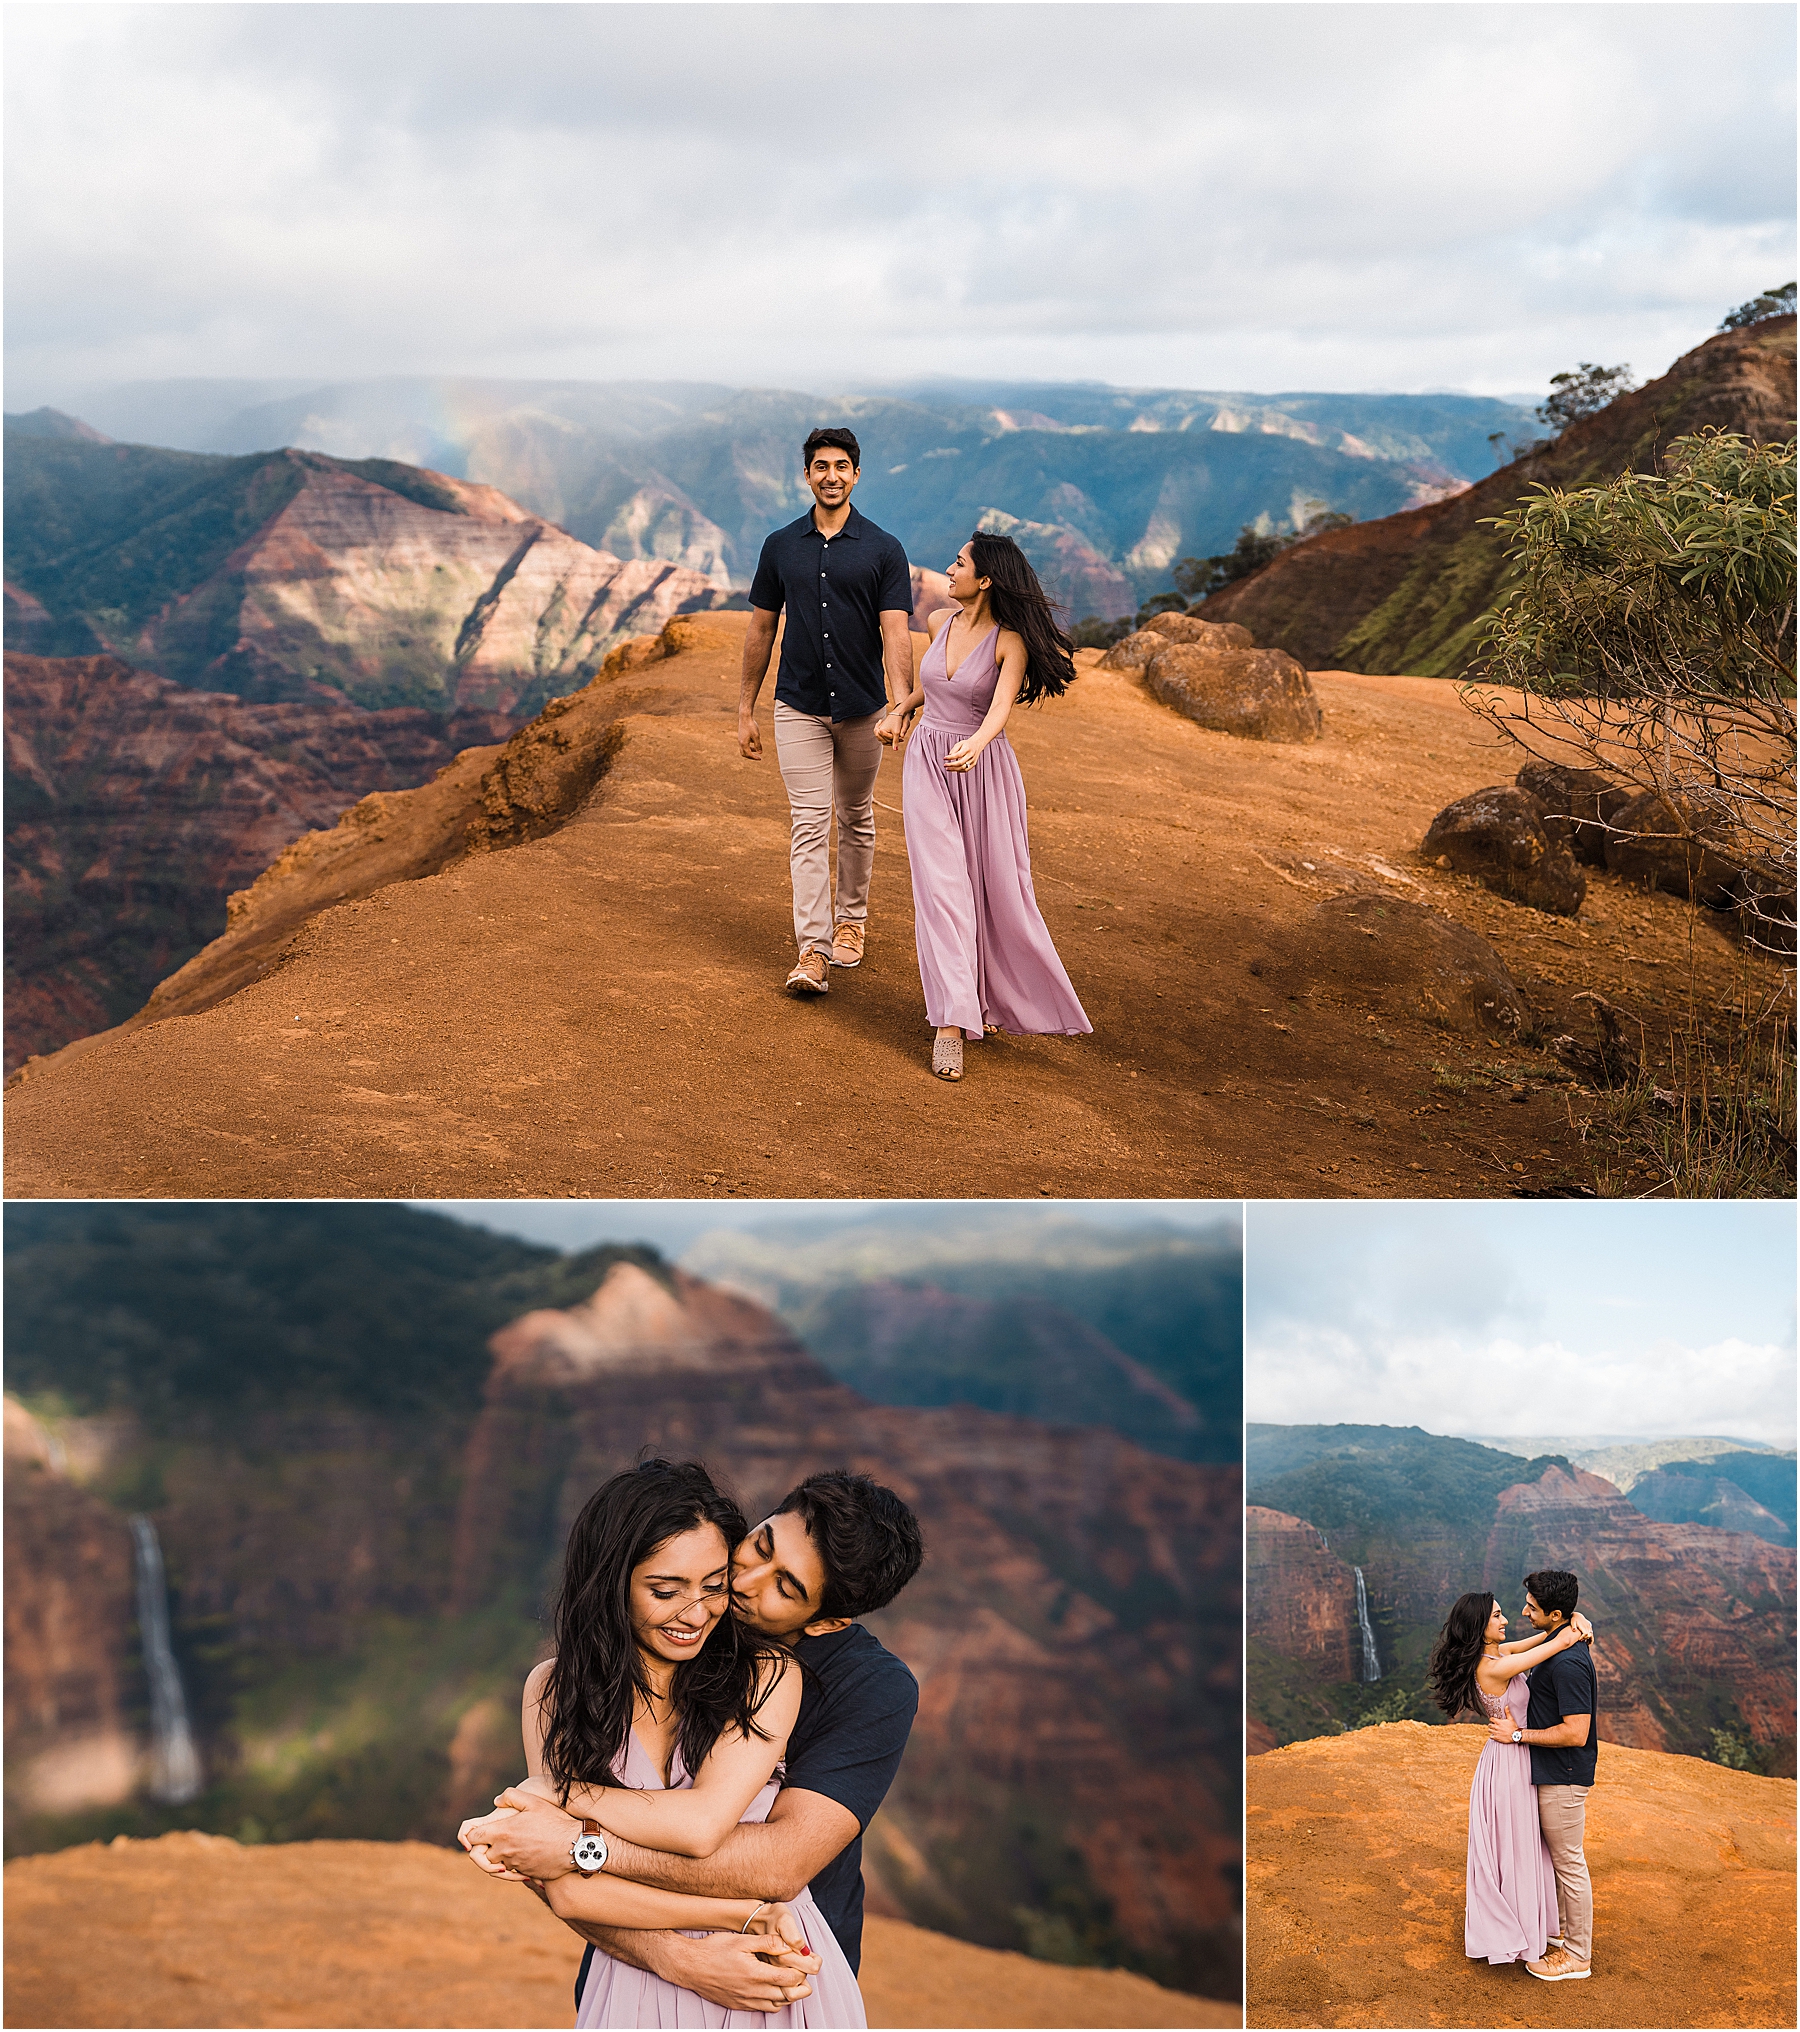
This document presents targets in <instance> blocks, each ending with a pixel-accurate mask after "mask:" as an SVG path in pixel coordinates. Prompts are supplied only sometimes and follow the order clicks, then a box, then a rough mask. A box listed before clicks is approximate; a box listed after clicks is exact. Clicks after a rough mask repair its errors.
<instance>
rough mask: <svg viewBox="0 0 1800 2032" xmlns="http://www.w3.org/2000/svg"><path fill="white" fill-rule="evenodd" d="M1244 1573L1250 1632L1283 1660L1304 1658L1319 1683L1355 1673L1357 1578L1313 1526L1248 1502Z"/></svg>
mask: <svg viewBox="0 0 1800 2032" xmlns="http://www.w3.org/2000/svg"><path fill="white" fill-rule="evenodd" d="M1244 1573H1245V1592H1244V1605H1245V1613H1246V1618H1247V1620H1246V1623H1245V1628H1246V1630H1247V1632H1248V1634H1249V1635H1250V1636H1251V1637H1253V1638H1256V1639H1257V1640H1259V1641H1260V1642H1261V1643H1264V1644H1266V1645H1268V1647H1269V1649H1270V1650H1271V1651H1277V1652H1279V1653H1280V1654H1281V1656H1282V1657H1284V1658H1298V1659H1304V1660H1305V1661H1306V1662H1307V1663H1308V1664H1310V1665H1312V1666H1314V1667H1315V1668H1316V1671H1317V1676H1318V1678H1319V1679H1320V1680H1321V1681H1327V1682H1332V1683H1338V1684H1341V1683H1343V1682H1345V1681H1347V1680H1351V1679H1354V1678H1355V1677H1356V1656H1355V1652H1354V1650H1353V1633H1354V1632H1355V1630H1356V1577H1355V1575H1354V1574H1353V1573H1352V1572H1351V1570H1350V1568H1349V1567H1347V1566H1346V1565H1345V1564H1344V1562H1343V1561H1342V1560H1341V1559H1339V1558H1338V1557H1337V1556H1336V1555H1335V1554H1334V1553H1333V1552H1332V1551H1331V1550H1330V1548H1329V1547H1328V1546H1327V1545H1326V1543H1325V1539H1324V1535H1323V1534H1322V1533H1321V1532H1320V1531H1319V1530H1318V1529H1317V1527H1316V1526H1314V1525H1311V1524H1308V1523H1306V1522H1305V1521H1304V1519H1302V1518H1299V1517H1290V1516H1288V1515H1287V1514H1286V1512H1285V1511H1282V1510H1268V1509H1264V1508H1263V1507H1262V1506H1261V1505H1259V1504H1255V1503H1252V1504H1249V1505H1247V1506H1246V1508H1245V1511H1244ZM1265 1726H1266V1725H1265ZM1270 1747H1273V1743H1272V1741H1271V1744H1270Z"/></svg>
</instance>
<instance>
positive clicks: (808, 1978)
mask: <svg viewBox="0 0 1800 2032" xmlns="http://www.w3.org/2000/svg"><path fill="white" fill-rule="evenodd" d="M744 1532H745V1524H744V1518H743V1514H742V1512H741V1511H740V1510H739V1509H738V1507H737V1505H736V1504H735V1503H734V1502H732V1501H731V1500H730V1498H729V1497H727V1496H725V1495H723V1494H722V1493H721V1492H720V1491H719V1490H718V1489H717V1488H716V1487H715V1486H714V1484H713V1482H712V1479H711V1477H710V1476H709V1475H708V1474H707V1472H706V1470H705V1469H704V1468H703V1467H701V1466H699V1465H698V1463H695V1462H689V1463H687V1464H685V1465H682V1466H675V1465H672V1464H671V1463H670V1462H668V1461H662V1460H656V1461H647V1462H645V1463H644V1464H643V1465H642V1466H640V1467H637V1468H634V1469H630V1470H628V1471H627V1472H626V1473H624V1474H620V1475H614V1476H613V1478H612V1479H611V1480H610V1481H609V1482H606V1483H604V1484H603V1485H602V1486H601V1487H600V1488H599V1489H598V1490H597V1491H596V1492H595V1493H594V1495H593V1496H592V1497H590V1498H589V1500H588V1503H587V1506H586V1508H585V1509H583V1511H582V1513H581V1515H580V1516H579V1517H578V1518H577V1519H576V1520H575V1526H574V1529H573V1530H572V1531H571V1532H570V1534H569V1547H568V1553H567V1556H566V1558H565V1560H564V1563H563V1578H562V1586H561V1588H560V1590H559V1592H558V1596H557V1602H556V1610H555V1619H554V1628H555V1636H556V1655H555V1656H554V1657H553V1658H550V1659H547V1660H546V1661H545V1662H544V1663H543V1664H542V1665H539V1666H537V1667H536V1668H535V1669H534V1670H533V1672H532V1673H531V1676H530V1677H529V1678H528V1679H527V1680H526V1682H525V1705H524V1733H525V1755H526V1762H527V1764H528V1765H529V1766H530V1771H531V1776H530V1777H529V1778H528V1779H527V1780H526V1782H525V1784H524V1785H523V1786H521V1787H519V1788H518V1789H519V1790H521V1791H528V1792H539V1793H542V1794H543V1795H544V1796H546V1797H548V1798H550V1799H553V1800H555V1801H556V1802H557V1803H558V1804H559V1805H561V1806H563V1807H565V1808H566V1809H567V1810H568V1811H569V1812H571V1813H574V1814H577V1815H580V1816H582V1817H583V1818H586V1819H589V1820H591V1821H597V1822H598V1823H599V1825H600V1828H601V1830H602V1831H603V1833H609V1834H613V1835H617V1836H618V1837H620V1838H621V1839H623V1840H625V1841H629V1842H635V1843H637V1844H639V1845H640V1846H642V1847H645V1848H652V1849H660V1850H663V1851H665V1852H666V1853H669V1854H673V1855H682V1856H707V1855H711V1854H712V1852H713V1851H714V1850H715V1849H716V1848H717V1847H718V1846H719V1844H720V1843H721V1842H722V1841H723V1840H724V1839H725V1837H726V1835H727V1834H729V1833H730V1832H731V1830H732V1828H734V1827H735V1826H736V1825H737V1824H738V1823H739V1822H740V1821H743V1820H762V1819H764V1818H766V1816H767V1814H768V1811H769V1808H770V1806H771V1805H772V1804H773V1803H774V1800H775V1795H776V1793H777V1792H778V1791H779V1789H780V1781H779V1770H780V1759H781V1755H782V1752H783V1750H784V1749H785V1748H786V1745H787V1737H788V1732H789V1730H790V1729H791V1728H792V1727H793V1725H794V1719H795V1716H796V1715H797V1714H798V1713H799V1708H800V1668H799V1666H798V1665H797V1664H796V1663H795V1662H794V1660H793V1658H792V1657H791V1655H790V1654H789V1653H788V1652H787V1651H785V1650H784V1649H783V1648H782V1647H781V1646H780V1645H778V1644H773V1643H770V1642H769V1641H768V1640H767V1639H765V1638H761V1637H758V1636H757V1635H756V1634H755V1633H754V1632H753V1631H751V1630H749V1629H748V1628H746V1627H745V1625H744V1624H743V1623H741V1622H740V1621H739V1620H738V1618H737V1617H736V1616H734V1615H732V1614H731V1613H730V1601H731V1553H732V1548H733V1547H734V1546H735V1545H736V1544H737V1543H738V1542H739V1540H741V1539H742V1538H743V1536H744ZM584 1781H585V1782H584ZM510 1812H511V1809H509V1808H500V1809H498V1810H497V1812H496V1813H495V1814H494V1815H489V1816H484V1817H483V1819H479V1820H472V1821H465V1822H464V1823H463V1825H462V1829H461V1831H460V1835H459V1838H460V1839H461V1840H462V1842H463V1844H464V1846H465V1847H466V1848H468V1850H469V1851H470V1853H471V1854H472V1855H473V1856H474V1858H475V1860H476V1861H477V1862H478V1863H480V1864H481V1865H482V1867H483V1868H484V1869H487V1870H488V1871H489V1873H490V1874H491V1875H495V1876H510V1874H511V1873H510V1872H508V1871H505V1870H503V1869H502V1868H501V1867H500V1866H499V1865H498V1864H497V1863H493V1862H491V1861H489V1860H488V1858H487V1852H486V1849H485V1846H484V1845H483V1843H482V1840H481V1836H482V1831H483V1827H484V1825H488V1826H490V1827H491V1823H492V1822H493V1821H494V1820H496V1819H499V1818H503V1817H507V1816H508V1815H509V1814H510ZM514 1881H518V1880H517V1879H514ZM540 1888H541V1890H542V1893H543V1896H544V1899H545V1902H546V1903H547V1904H548V1905H549V1907H550V1909H551V1910H552V1911H553V1912H554V1913H555V1914H556V1915H557V1917H558V1918H559V1919H570V1920H576V1921H587V1922H589V1923H591V1924H595V1925H600V1926H611V1927H620V1928H630V1929H634V1930H635V1929H640V1928H649V1929H653V1930H654V1929H659V1928H665V1927H675V1928H680V1929H682V1930H684V1931H688V1932H717V1931H720V1930H722V1929H729V1930H730V1931H731V1932H733V1933H754V1934H757V1935H759V1936H761V1937H762V1938H763V1939H765V1940H766V1941H767V1951H766V1953H765V1954H764V1956H763V1959H764V1960H766V1961H767V1962H768V1963H769V1965H770V1968H771V1970H772V1971H773V1972H774V1973H775V1975H776V1976H777V1977H778V1978H779V1981H780V1986H781V1988H782V1989H783V1990H784V1991H785V1992H786V1994H787V1996H788V1999H789V2001H788V2002H787V2003H785V2004H784V2005H782V2006H781V2007H780V2008H779V2009H777V2010H774V2011H769V2012H764V2011H732V2010H727V2009H725V2008H724V2007H723V2006H721V2005H718V2004H714V2003H711V2002H709V2001H708V2000H707V1999H706V1998H704V1997H701V1996H699V1995H697V1994H696V1993H695V1992H694V1991H692V1990H685V1989H682V1988H680V1987H679V1986H678V1985H677V1984H675V1983H671V1982H667V1981H665V1980H664V1979H663V1978H662V1977H661V1976H655V1975H650V1974H648V1973H646V1972H645V1971H643V1970H640V1969H637V1968H633V1967H631V1966H629V1965H628V1964H627V1963H625V1962H622V1961H616V1960H614V1959H613V1957H612V1956H611V1955H608V1954H604V1953H597V1954H596V1955H595V1957H594V1961H593V1966H592V1967H591V1968H590V1970H589V1972H588V1978H587V1982H586V1984H585V1985H584V1987H583V1989H582V1992H581V1999H580V2004H579V2007H578V2010H577V2014H576V2019H575V2023H576V2024H577V2025H578V2026H588V2025H606V2026H618V2025H684V2026H685V2025H691V2026H733V2027H746V2028H747V2027H751V2026H758V2027H762V2026H781V2027H785V2026H826V2025H829V2026H860V2025H864V2024H866V2023H867V2022H868V2021H867V2019H866V2018H865V2016H864V2013H863V2001H862V1992H861V1991H860V1990H859V1989H858V1988H857V1985H856V1978H855V1976H854V1975H853V1974H852V1973H851V1971H850V1965H849V1963H848V1962H847V1961H846V1960H845V1958H844V1951H843V1949H842V1948H841V1947H839V1945H838V1943H837V1941H836V1940H835V1939H834V1938H833V1936H832V1932H831V1928H830V1927H829V1925H827V1923H826V1921H825V1918H824V1915H823V1914H822V1913H821V1912H820V1911H819V1909H818V1906H817V1905H816V1904H815V1903H814V1902H813V1898H812V1894H811V1892H809V1891H805V1890H803V1891H801V1892H799V1893H798V1894H797V1895H796V1896H794V1897H792V1898H789V1899H787V1900H785V1901H780V1902H778V1901H774V1900H758V1899H755V1898H749V1897H745V1898H705V1897H690V1896H687V1895H685V1894H682V1893H677V1892H672V1891H660V1890H657V1889H655V1888H653V1887H651V1886H649V1885H644V1884H634V1883H631V1882H630V1881H628V1880H627V1879H624V1878H621V1877H617V1876H613V1875H611V1874H608V1873H606V1872H604V1871H602V1872H600V1873H598V1874H595V1875H591V1876H582V1875H580V1874H577V1873H574V1872H571V1873H570V1874H568V1875H565V1876H560V1877H556V1878H553V1879H552V1880H551V1881H550V1882H549V1883H548V1884H546V1885H543V1886H541V1887H540Z"/></svg>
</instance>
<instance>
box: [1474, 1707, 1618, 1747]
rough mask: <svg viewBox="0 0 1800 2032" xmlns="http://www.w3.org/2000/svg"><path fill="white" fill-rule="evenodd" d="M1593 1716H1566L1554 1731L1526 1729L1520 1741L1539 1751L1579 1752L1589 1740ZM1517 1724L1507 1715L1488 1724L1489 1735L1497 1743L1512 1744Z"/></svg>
mask: <svg viewBox="0 0 1800 2032" xmlns="http://www.w3.org/2000/svg"><path fill="white" fill-rule="evenodd" d="M1592 1719H1593V1717H1592V1716H1591V1715H1585V1714H1575V1715H1564V1716H1563V1718H1562V1720H1561V1721H1559V1722H1558V1723H1557V1724H1556V1726H1555V1727H1554V1728H1553V1729H1526V1730H1524V1731H1523V1732H1522V1733H1521V1735H1520V1737H1519V1740H1520V1742H1521V1743H1523V1744H1525V1745H1526V1746H1527V1747H1528V1748H1531V1749H1538V1750H1579V1749H1581V1748H1582V1747H1583V1746H1584V1745H1585V1743H1586V1742H1587V1739H1588V1725H1589V1723H1590V1722H1591V1721H1592ZM1514 1726H1515V1724H1514V1723H1513V1722H1512V1721H1511V1720H1510V1719H1509V1718H1508V1717H1507V1716H1505V1715H1502V1716H1501V1717H1500V1719H1499V1720H1498V1721H1495V1722H1490V1723H1489V1724H1488V1734H1489V1735H1490V1736H1492V1737H1493V1739H1494V1741H1495V1742H1497V1743H1510V1742H1511V1741H1512V1739H1513V1729H1514Z"/></svg>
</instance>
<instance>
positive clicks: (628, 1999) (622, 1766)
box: [575, 1735, 869, 2032]
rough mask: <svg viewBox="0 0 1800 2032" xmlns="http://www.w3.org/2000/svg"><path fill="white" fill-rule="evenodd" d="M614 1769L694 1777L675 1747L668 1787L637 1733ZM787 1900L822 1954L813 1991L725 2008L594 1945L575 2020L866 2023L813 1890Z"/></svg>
mask: <svg viewBox="0 0 1800 2032" xmlns="http://www.w3.org/2000/svg"><path fill="white" fill-rule="evenodd" d="M613 1776H614V1777H615V1778H616V1779H617V1780H618V1782H619V1783H620V1784H621V1785H629V1786H632V1787H633V1788H634V1789H635V1790H637V1791H639V1792H661V1791H663V1790H665V1789H668V1790H675V1791H679V1790H680V1789H681V1788H682V1787H683V1786H687V1785H692V1784H693V1782H694V1781H693V1779H692V1778H691V1777H690V1776H689V1775H688V1773H687V1771H686V1770H685V1769H684V1768H683V1766H682V1762H681V1752H680V1751H679V1750H677V1751H676V1752H675V1756H674V1761H673V1763H672V1764H671V1766H670V1783H669V1786H668V1787H667V1788H665V1787H664V1785H663V1782H662V1779H661V1777H660V1776H659V1775H658V1773H657V1769H656V1766H655V1765H654V1764H653V1763H652V1762H651V1760H650V1758H649V1756H648V1755H647V1754H646V1753H645V1751H644V1750H643V1748H642V1747H641V1746H640V1745H639V1743H638V1739H637V1737H636V1736H635V1735H631V1736H627V1737H626V1739H625V1748H624V1751H623V1752H622V1753H621V1755H620V1756H619V1758H618V1760H617V1761H616V1762H615V1763H614V1765H613ZM780 1790H781V1782H780V1780H779V1779H778V1778H771V1779H770V1780H769V1782H768V1784H766V1785H765V1786H764V1787H763V1789H762V1790H761V1791H760V1792H759V1793H758V1794H757V1795H756V1797H755V1798H754V1799H753V1800H751V1802H750V1804H749V1806H748V1807H746V1808H745V1810H744V1818H745V1819H746V1820H767V1819H768V1817H769V1808H770V1807H771V1806H773V1805H774V1804H775V1795H776V1793H778V1792H779V1791H780ZM787 1902H788V1906H789V1909H790V1910H791V1911H792V1912H793V1914H794V1917H795V1918H796V1919H798V1920H799V1922H800V1928H801V1931H802V1932H803V1933H804V1934H805V1935H806V1941H807V1945H808V1946H809V1947H810V1948H811V1949H812V1951H813V1953H814V1954H816V1955H818V1956H820V1957H821V1958H822V1960H823V1962H824V1967H823V1968H821V1969H820V1970H819V1972H818V1974H817V1975H815V1976H814V1977H813V1978H812V1995H811V1996H810V1997H802V1998H801V2000H800V2001H799V2003H797V2004H786V2005H784V2006H783V2007H782V2008H781V2009H780V2010H779V2011H728V2010H726V2009H725V2008H724V2006H723V2005H720V2004H712V2003H708V2002H707V2000H706V1999H705V1998H704V1997H700V1996H696V1995H695V1994H694V1992H693V1991H692V1990H684V1989H682V1988H681V1987H680V1986H679V1985H678V1984H675V1983H671V1982H665V1981H664V1980H663V1978H662V1977H661V1976H653V1975H647V1974H646V1973H645V1972H644V1971H643V1970H642V1969H635V1968H633V1967H631V1965H630V1964H629V1963H628V1962H622V1961H614V1960H613V1958H612V1956H611V1955H609V1954H605V1953H602V1952H601V1951H599V1950H598V1949H596V1950H595V1954H594V1960H593V1964H592V1966H591V1967H590V1968H589V1970H588V1979H587V1983H586V1985H585V1987H584V1988H583V1990H582V1992H581V2008H580V2009H579V2010H578V2011H577V2012H576V2014H575V2023H576V2024H577V2025H578V2026H583V2025H708V2026H720V2025H726V2026H731V2027H733V2028H734V2032H735V2028H743V2032H749V2028H750V2027H752V2026H776V2027H782V2026H792V2025H814V2026H825V2025H829V2026H859V2025H866V2024H867V2023H868V2022H869V2021H868V2018H867V2016H866V2015H865V2013H864V2011H863V2000H862V1991H861V1990H859V1989H858V1988H857V1986H856V1978H855V1976H853V1975H852V1974H851V1973H850V1964H849V1963H848V1962H847V1961H846V1960H845V1959H844V1950H843V1949H842V1948H841V1947H839V1945H838V1944H837V1939H836V1936H835V1935H834V1934H833V1933H832V1930H831V1928H830V1927H829V1926H828V1925H827V1924H826V1922H825V1915H824V1914H823V1913H822V1912H821V1911H820V1910H819V1908H818V1906H817V1905H815V1904H814V1903H813V1895H812V1893H811V1892H810V1891H802V1892H801V1893H800V1894H799V1896H798V1897H796V1898H790V1899H789V1900H788V1901H787Z"/></svg>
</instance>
